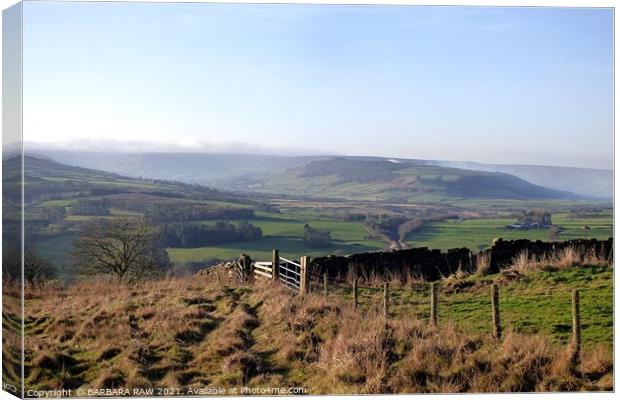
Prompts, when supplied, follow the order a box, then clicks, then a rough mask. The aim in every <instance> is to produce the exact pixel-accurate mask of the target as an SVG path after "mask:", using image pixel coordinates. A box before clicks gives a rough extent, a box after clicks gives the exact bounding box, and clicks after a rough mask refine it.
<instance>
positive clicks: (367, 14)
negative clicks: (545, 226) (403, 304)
mask: <svg viewBox="0 0 620 400" xmlns="http://www.w3.org/2000/svg"><path fill="white" fill-rule="evenodd" d="M23 29H24V49H23V51H24V53H23V63H24V67H23V74H24V140H25V142H27V143H29V144H30V145H32V146H33V147H36V146H37V145H38V146H46V147H54V148H69V149H76V150H100V151H105V150H113V151H187V152H237V153H261V154H284V155H287V154H288V155H300V154H345V155H372V156H386V157H399V158H420V159H441V160H461V161H479V162H494V163H517V164H538V165H564V166H577V167H592V168H608V169H611V168H613V11H612V10H611V9H584V8H581V9H576V8H498V7H495V8H481V7H422V6H336V5H332V6H329V5H327V6H326V5H266V4H262V5H250V4H178V3H176V4H174V3H169V4H162V3H59V2H55V3H46V2H26V3H25V5H24V28H23Z"/></svg>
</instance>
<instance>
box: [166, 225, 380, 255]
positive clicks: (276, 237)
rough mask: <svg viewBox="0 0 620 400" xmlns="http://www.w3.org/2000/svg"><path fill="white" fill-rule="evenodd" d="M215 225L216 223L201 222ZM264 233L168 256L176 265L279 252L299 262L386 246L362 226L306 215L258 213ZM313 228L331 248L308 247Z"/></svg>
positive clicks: (176, 250) (174, 251)
mask: <svg viewBox="0 0 620 400" xmlns="http://www.w3.org/2000/svg"><path fill="white" fill-rule="evenodd" d="M201 222H202V223H206V224H213V223H215V222H216V221H214V220H210V221H201ZM250 222H251V223H252V224H253V225H255V226H258V227H260V228H261V229H262V230H263V235H264V236H263V237H262V238H261V239H258V240H253V241H246V242H232V243H225V244H221V245H215V246H208V247H197V248H169V249H168V254H169V255H170V258H171V260H172V261H174V262H189V261H203V260H209V259H213V258H219V259H230V258H234V257H238V256H239V255H240V254H241V253H248V254H250V256H251V257H252V258H254V259H256V260H270V259H271V251H272V249H278V250H280V253H281V254H282V256H283V257H288V258H295V259H298V258H299V257H301V256H304V255H306V256H323V255H325V254H341V255H346V254H352V253H359V252H364V251H372V250H380V249H382V248H384V246H385V243H384V242H382V241H380V240H375V239H367V238H366V236H367V235H368V232H367V231H366V229H365V228H364V225H363V224H362V223H359V222H344V221H336V220H330V219H328V218H321V217H319V216H316V215H314V216H307V215H304V214H292V213H290V214H269V213H257V218H255V219H252V220H251V221H250ZM306 223H308V224H310V225H311V226H312V227H313V228H319V229H326V230H328V231H330V232H331V234H332V239H333V242H332V245H331V246H327V247H323V248H311V247H308V246H307V245H306V244H305V243H304V242H303V240H302V238H303V235H304V224H306Z"/></svg>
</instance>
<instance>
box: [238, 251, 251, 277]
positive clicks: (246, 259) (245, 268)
mask: <svg viewBox="0 0 620 400" xmlns="http://www.w3.org/2000/svg"><path fill="white" fill-rule="evenodd" d="M251 274H252V259H251V258H250V256H249V255H247V254H245V253H244V254H241V279H242V280H243V282H247V281H248V280H249V278H250V276H251Z"/></svg>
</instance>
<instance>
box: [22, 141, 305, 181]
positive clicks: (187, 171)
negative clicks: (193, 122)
mask: <svg viewBox="0 0 620 400" xmlns="http://www.w3.org/2000/svg"><path fill="white" fill-rule="evenodd" d="M33 154H39V155H43V156H48V157H50V158H53V159H54V160H56V161H58V162H61V163H63V164H66V165H73V166H80V167H86V168H93V169H97V170H102V171H110V172H115V173H118V174H121V175H125V176H131V177H147V178H157V179H168V180H175V181H182V182H188V183H199V184H202V185H212V186H221V185H223V184H225V183H226V181H228V180H229V179H233V178H234V179H236V178H239V177H246V176H253V177H257V176H261V175H264V174H267V173H271V172H274V171H283V170H285V169H288V168H292V167H297V166H301V165H304V164H305V163H307V162H308V161H310V160H313V159H315V157H287V156H267V155H251V154H207V153H105V152H82V151H79V152H74V151H45V150H37V151H36V153H34V152H33Z"/></svg>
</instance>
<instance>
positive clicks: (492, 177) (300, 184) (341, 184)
mask: <svg viewBox="0 0 620 400" xmlns="http://www.w3.org/2000/svg"><path fill="white" fill-rule="evenodd" d="M243 186H245V187H250V188H251V189H252V190H255V191H259V192H267V193H273V194H275V193H286V194H290V195H294V196H308V197H324V198H346V199H360V200H377V201H441V200H450V199H515V200H537V199H573V200H575V199H579V198H580V196H578V195H576V194H574V193H570V192H565V191H559V190H553V189H547V188H544V187H541V186H537V185H533V184H531V183H529V182H526V181H524V180H523V179H520V178H518V177H516V176H513V175H509V174H505V173H497V172H484V171H473V170H465V169H459V168H449V167H442V166H436V165H425V163H424V162H421V161H414V162H402V161H398V160H385V159H368V158H366V159H362V158H350V157H333V158H327V159H323V160H314V161H311V162H309V163H308V164H306V165H304V166H301V167H295V168H291V169H289V170H286V171H283V172H277V173H273V174H271V175H269V176H267V177H265V178H263V179H257V180H254V181H253V182H252V181H249V180H248V181H244V182H243V183H242V185H240V186H239V187H238V189H241V187H243Z"/></svg>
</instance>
